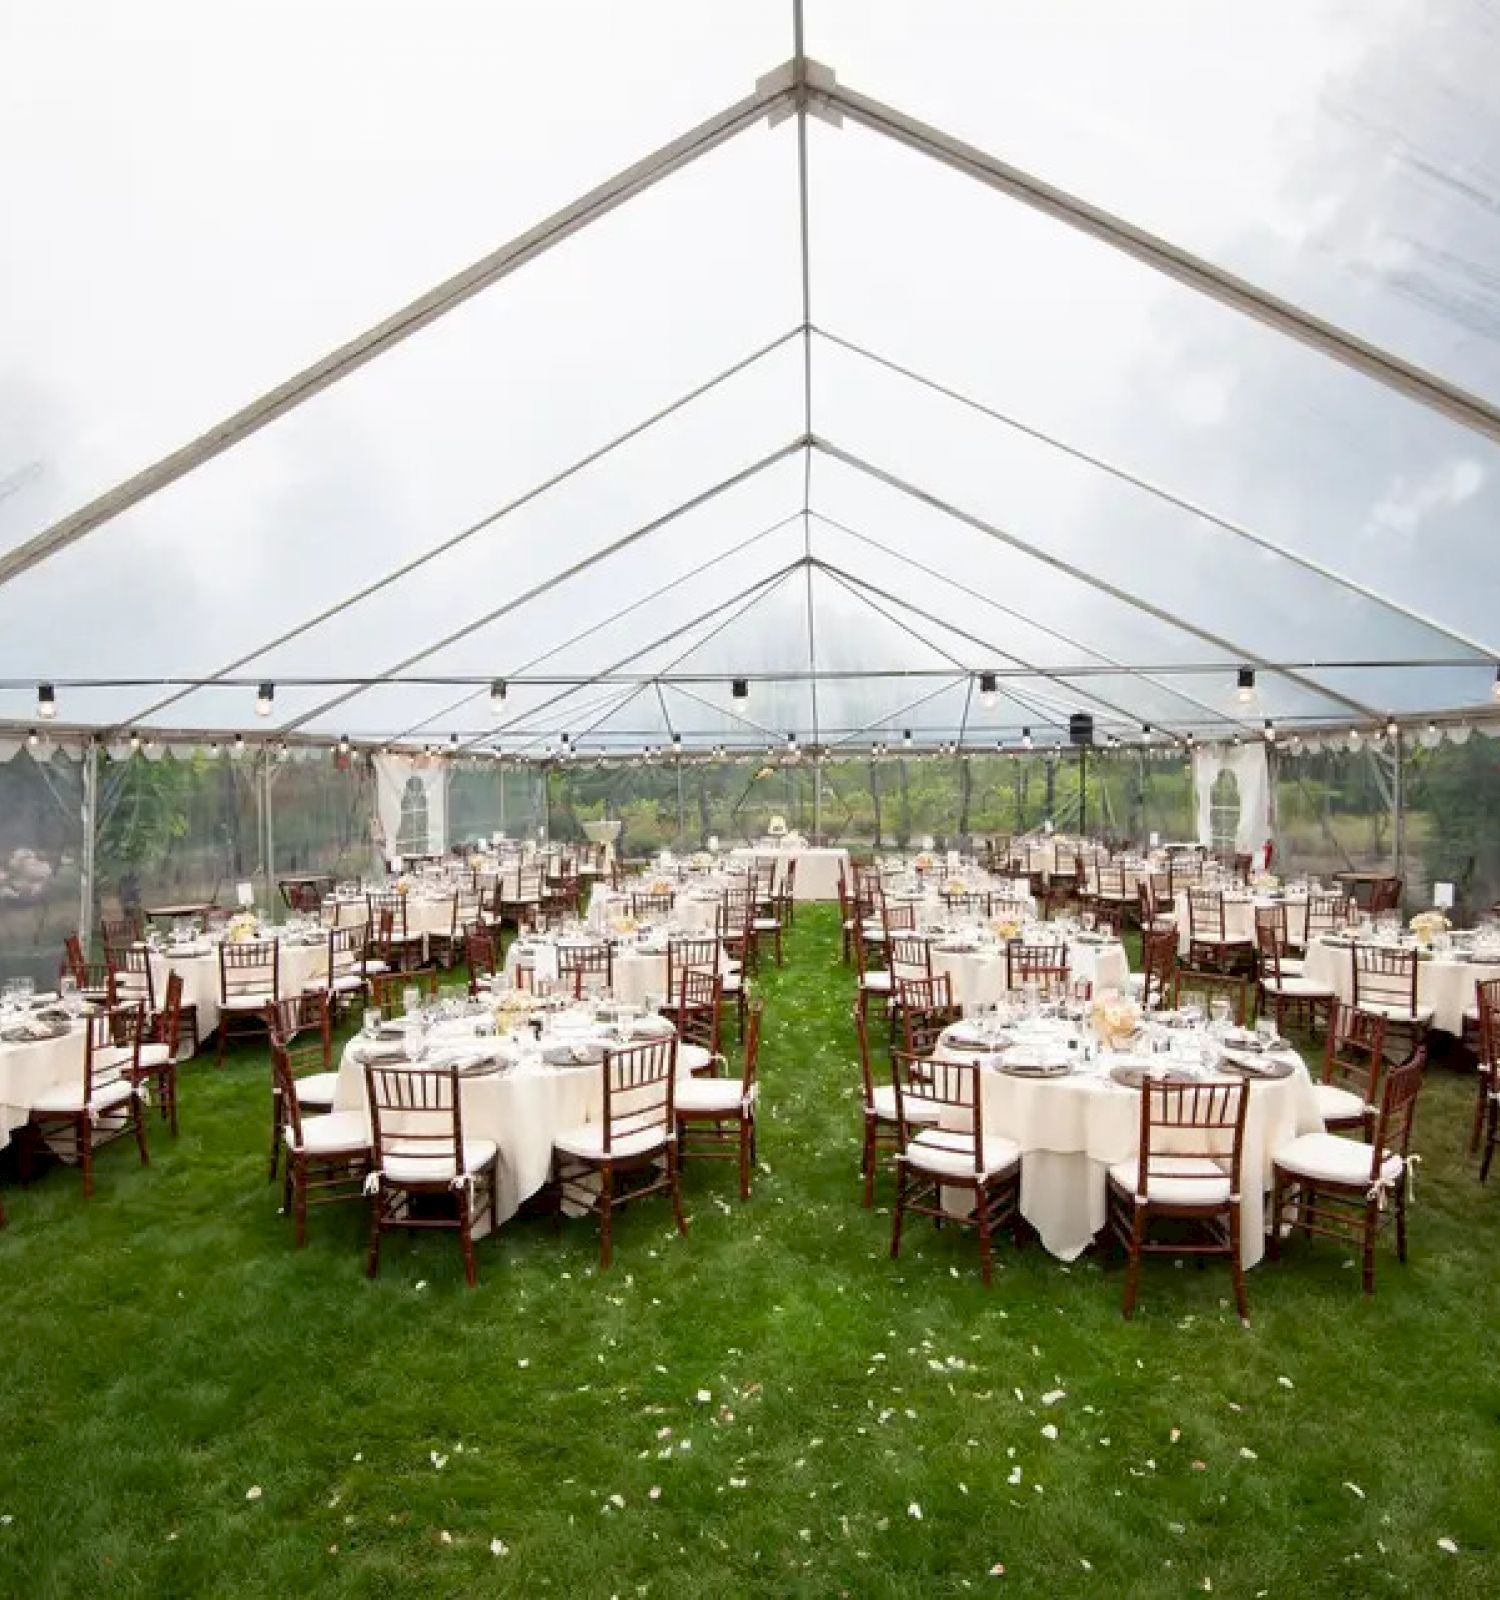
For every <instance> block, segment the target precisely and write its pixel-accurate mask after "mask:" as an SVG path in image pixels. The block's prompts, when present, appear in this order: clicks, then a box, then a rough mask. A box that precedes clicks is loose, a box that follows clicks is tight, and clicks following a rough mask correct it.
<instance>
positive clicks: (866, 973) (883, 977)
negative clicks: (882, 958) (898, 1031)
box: [854, 939, 895, 1022]
mask: <svg viewBox="0 0 1500 1600" xmlns="http://www.w3.org/2000/svg"><path fill="white" fill-rule="evenodd" d="M869 961H870V955H869V951H868V949H867V948H866V945H865V941H864V940H863V939H856V940H855V941H854V970H855V974H856V979H857V982H858V994H859V1014H860V1016H861V1017H866V1016H868V1015H869V1011H870V1008H871V1006H874V1007H876V1009H877V1010H880V1009H882V1008H883V1010H884V1012H885V1016H886V1019H887V1021H888V1022H889V1021H891V1020H892V1013H891V1003H892V1001H893V1000H894V999H895V987H894V984H893V983H892V980H891V974H890V970H889V969H888V968H881V967H872V966H870V964H869Z"/></svg>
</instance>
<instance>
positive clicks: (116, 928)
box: [99, 906, 146, 950]
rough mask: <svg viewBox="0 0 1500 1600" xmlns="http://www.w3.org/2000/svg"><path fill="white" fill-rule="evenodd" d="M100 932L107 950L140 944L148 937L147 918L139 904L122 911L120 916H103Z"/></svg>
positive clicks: (100, 921)
mask: <svg viewBox="0 0 1500 1600" xmlns="http://www.w3.org/2000/svg"><path fill="white" fill-rule="evenodd" d="M99 932H100V934H101V935H102V940H103V944H104V948H105V949H106V950H109V949H111V948H114V949H119V948H121V947H122V946H124V945H131V944H140V943H141V942H142V941H143V940H144V939H145V937H146V918H145V916H144V914H143V913H142V912H141V910H140V908H139V907H138V906H137V907H136V908H135V909H134V910H131V911H125V912H122V913H121V914H120V915H119V916H118V917H101V918H100V919H99Z"/></svg>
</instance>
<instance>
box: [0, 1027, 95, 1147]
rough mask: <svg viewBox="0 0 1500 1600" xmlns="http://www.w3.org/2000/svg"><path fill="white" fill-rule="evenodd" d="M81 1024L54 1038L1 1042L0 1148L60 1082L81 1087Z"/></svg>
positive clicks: (82, 1041) (82, 1044) (82, 1043)
mask: <svg viewBox="0 0 1500 1600" xmlns="http://www.w3.org/2000/svg"><path fill="white" fill-rule="evenodd" d="M83 1031H84V1030H83V1024H82V1023H77V1024H75V1025H74V1026H73V1027H72V1028H71V1029H70V1030H69V1031H68V1032H67V1033H65V1034H63V1035H62V1036H61V1037H60V1038H57V1039H34V1040H29V1041H28V1042H26V1043H24V1044H0V1149H4V1147H5V1146H6V1145H7V1144H9V1143H10V1136H11V1134H12V1133H13V1132H14V1131H15V1129H17V1128H19V1127H22V1126H24V1125H25V1123H26V1121H27V1119H28V1118H29V1117H30V1116H31V1107H32V1105H33V1104H34V1103H35V1102H36V1101H37V1100H38V1099H39V1098H40V1097H41V1096H42V1095H43V1094H45V1093H46V1091H47V1090H48V1089H52V1088H55V1087H56V1086H57V1085H58V1084H62V1083H75V1084H77V1085H78V1087H79V1089H80V1090H81V1089H82V1086H83V1053H84V1037H83Z"/></svg>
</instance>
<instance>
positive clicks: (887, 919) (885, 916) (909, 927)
mask: <svg viewBox="0 0 1500 1600" xmlns="http://www.w3.org/2000/svg"><path fill="white" fill-rule="evenodd" d="M880 920H881V922H882V924H883V925H884V927H885V936H886V938H887V939H888V940H889V939H890V938H891V936H892V935H893V934H897V933H915V932H916V931H917V908H916V907H915V906H913V905H892V904H891V902H890V901H889V900H887V899H886V898H885V896H884V895H882V896H881V897H880Z"/></svg>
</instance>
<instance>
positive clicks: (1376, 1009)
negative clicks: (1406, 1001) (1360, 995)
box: [1355, 1000, 1432, 1024]
mask: <svg viewBox="0 0 1500 1600" xmlns="http://www.w3.org/2000/svg"><path fill="white" fill-rule="evenodd" d="M1355 1010H1356V1011H1363V1012H1364V1014H1365V1015H1366V1016H1367V1017H1384V1018H1385V1020H1386V1021H1387V1022H1408V1023H1415V1024H1426V1023H1429V1022H1431V1021H1432V1007H1431V1006H1418V1007H1417V1009H1416V1010H1415V1011H1413V1010H1412V1009H1411V1007H1410V1006H1397V1005H1387V1004H1385V1003H1384V1002H1383V1001H1380V1000H1361V1001H1360V1002H1359V1004H1358V1005H1357V1006H1356V1007H1355Z"/></svg>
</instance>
